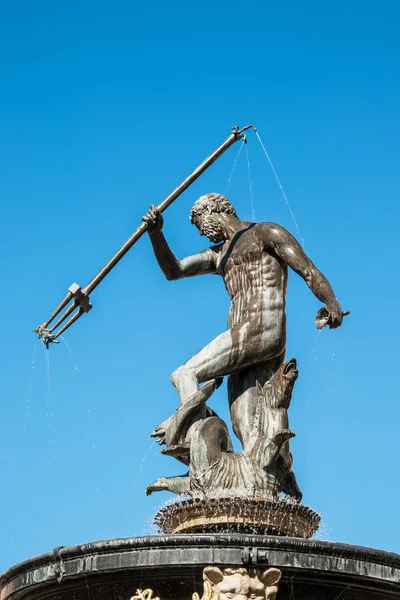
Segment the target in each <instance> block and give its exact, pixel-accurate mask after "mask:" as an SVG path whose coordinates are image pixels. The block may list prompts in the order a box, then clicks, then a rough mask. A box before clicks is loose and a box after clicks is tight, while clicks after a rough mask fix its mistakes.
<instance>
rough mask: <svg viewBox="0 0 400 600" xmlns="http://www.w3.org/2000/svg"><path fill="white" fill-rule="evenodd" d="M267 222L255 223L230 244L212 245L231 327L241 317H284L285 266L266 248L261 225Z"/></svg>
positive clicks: (251, 318) (247, 319)
mask: <svg viewBox="0 0 400 600" xmlns="http://www.w3.org/2000/svg"><path fill="white" fill-rule="evenodd" d="M266 225H267V224H262V225H255V226H253V227H251V228H249V229H247V230H245V231H244V232H243V233H241V234H239V235H238V236H237V238H236V240H234V241H233V242H231V243H230V244H229V245H227V244H221V245H219V246H216V247H214V248H213V251H215V253H216V267H217V272H218V273H219V274H220V275H221V276H222V277H223V279H224V283H225V287H226V289H227V291H228V294H229V296H230V298H231V300H232V304H231V308H230V312H229V320H228V326H229V327H230V328H231V327H234V326H235V325H239V324H241V323H243V322H244V321H249V323H254V321H260V320H261V321H264V320H265V319H268V320H270V318H271V316H272V313H277V314H276V316H277V317H278V314H281V315H282V317H283V314H284V310H285V295H286V287H287V266H286V265H285V264H284V263H283V262H282V261H280V260H279V259H278V257H277V256H276V255H274V253H273V252H272V251H270V250H268V248H266V245H265V242H264V241H263V238H264V237H265V236H264V235H262V233H263V232H262V230H261V229H260V228H261V227H264V228H265V226H266Z"/></svg>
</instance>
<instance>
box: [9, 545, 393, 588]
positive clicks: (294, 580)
mask: <svg viewBox="0 0 400 600" xmlns="http://www.w3.org/2000/svg"><path fill="white" fill-rule="evenodd" d="M208 565H218V566H226V567H228V566H230V567H232V566H236V567H246V568H250V567H259V568H265V567H267V566H271V567H272V566H273V567H278V568H279V569H281V570H282V574H283V575H282V581H281V584H280V586H279V592H278V596H277V600H337V599H338V598H340V600H378V599H379V600H390V599H391V598H400V583H399V582H400V556H399V555H397V554H391V553H388V552H383V551H379V550H372V549H369V548H362V547H359V546H349V545H345V544H336V543H332V542H320V541H316V540H300V539H295V538H284V537H272V536H271V537H265V536H258V535H240V534H216V535H165V536H154V537H139V538H124V539H115V540H106V541H102V542H93V543H91V544H84V545H81V546H72V547H61V548H57V549H56V550H54V551H53V552H48V553H46V554H42V555H40V556H37V557H34V558H32V559H29V560H27V561H25V562H23V563H21V564H19V565H17V566H15V567H12V568H11V569H9V570H8V571H7V572H6V573H4V575H3V576H2V577H1V579H0V592H1V593H0V598H1V600H22V599H26V600H39V599H40V600H44V599H46V600H106V599H107V600H129V599H130V598H131V596H133V595H134V594H135V593H136V590H137V589H138V588H141V589H145V588H151V589H152V590H153V591H154V595H155V596H159V598H160V600H178V599H179V600H191V598H192V593H193V592H194V591H197V592H199V594H200V596H201V595H202V589H203V582H202V571H203V568H204V567H205V566H208Z"/></svg>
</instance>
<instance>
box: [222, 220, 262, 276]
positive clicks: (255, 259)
mask: <svg viewBox="0 0 400 600" xmlns="http://www.w3.org/2000/svg"><path fill="white" fill-rule="evenodd" d="M264 253H265V251H264V248H263V244H262V243H261V241H260V240H259V239H258V238H257V236H256V235H255V234H254V233H253V232H252V231H246V232H245V233H243V234H242V235H241V236H239V237H238V239H237V240H234V241H233V242H231V243H230V245H229V246H225V245H224V247H223V248H222V250H221V255H220V258H219V261H218V263H217V268H218V272H219V273H220V274H221V275H226V274H227V273H228V272H230V271H232V270H236V269H238V268H239V269H241V268H242V269H247V268H251V269H253V268H257V265H258V264H260V263H261V261H262V260H263V254H264Z"/></svg>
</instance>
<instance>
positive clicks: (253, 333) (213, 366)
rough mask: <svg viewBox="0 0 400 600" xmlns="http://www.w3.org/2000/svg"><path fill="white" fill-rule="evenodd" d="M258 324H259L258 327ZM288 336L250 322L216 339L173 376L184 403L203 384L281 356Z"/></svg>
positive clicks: (172, 378) (229, 330) (272, 328)
mask: <svg viewBox="0 0 400 600" xmlns="http://www.w3.org/2000/svg"><path fill="white" fill-rule="evenodd" d="M257 325H258V324H257ZM284 346H285V336H284V333H283V334H282V333H281V332H280V331H279V328H276V327H270V328H269V327H268V325H263V326H262V327H260V326H256V327H253V326H252V324H251V323H249V322H246V321H245V322H243V323H242V324H240V325H237V326H235V327H232V329H228V331H225V332H224V333H222V334H221V335H219V336H217V337H216V338H214V339H213V340H212V341H211V342H210V343H209V344H207V346H205V347H204V348H203V349H202V350H200V352H198V353H197V354H195V355H194V356H192V358H190V359H189V360H188V361H187V362H186V363H185V364H184V365H182V366H181V367H179V369H177V370H176V371H175V372H174V373H172V375H171V381H172V383H173V385H174V386H175V387H176V389H177V390H178V394H179V398H180V401H181V403H182V404H184V403H185V402H187V401H188V400H189V399H190V398H192V397H193V396H194V394H196V392H198V391H199V384H200V383H204V382H207V381H211V380H214V379H218V378H220V377H224V376H226V375H230V374H231V373H234V372H237V371H240V370H241V369H244V368H247V367H250V366H252V365H257V364H259V363H260V362H264V361H265V360H269V359H271V358H275V357H277V356H279V355H280V354H281V353H282V351H283V349H284Z"/></svg>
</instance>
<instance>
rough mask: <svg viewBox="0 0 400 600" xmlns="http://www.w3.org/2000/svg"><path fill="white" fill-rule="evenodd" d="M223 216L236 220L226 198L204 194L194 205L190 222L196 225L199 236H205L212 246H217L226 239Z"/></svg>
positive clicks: (219, 195)
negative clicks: (229, 216)
mask: <svg viewBox="0 0 400 600" xmlns="http://www.w3.org/2000/svg"><path fill="white" fill-rule="evenodd" d="M223 215H231V216H233V217H235V218H236V219H237V218H238V216H237V214H236V210H235V209H234V208H233V206H232V204H231V203H230V202H229V200H228V198H225V196H223V195H222V194H205V195H204V196H200V198H199V199H198V200H196V202H195V203H194V205H193V208H192V210H191V213H190V222H191V223H193V224H194V225H196V227H197V228H198V229H199V231H200V233H201V235H205V236H207V237H208V239H209V240H211V241H212V242H213V243H214V244H218V243H219V242H222V241H223V240H224V239H226V238H225V234H224V228H223V218H221V217H223Z"/></svg>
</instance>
